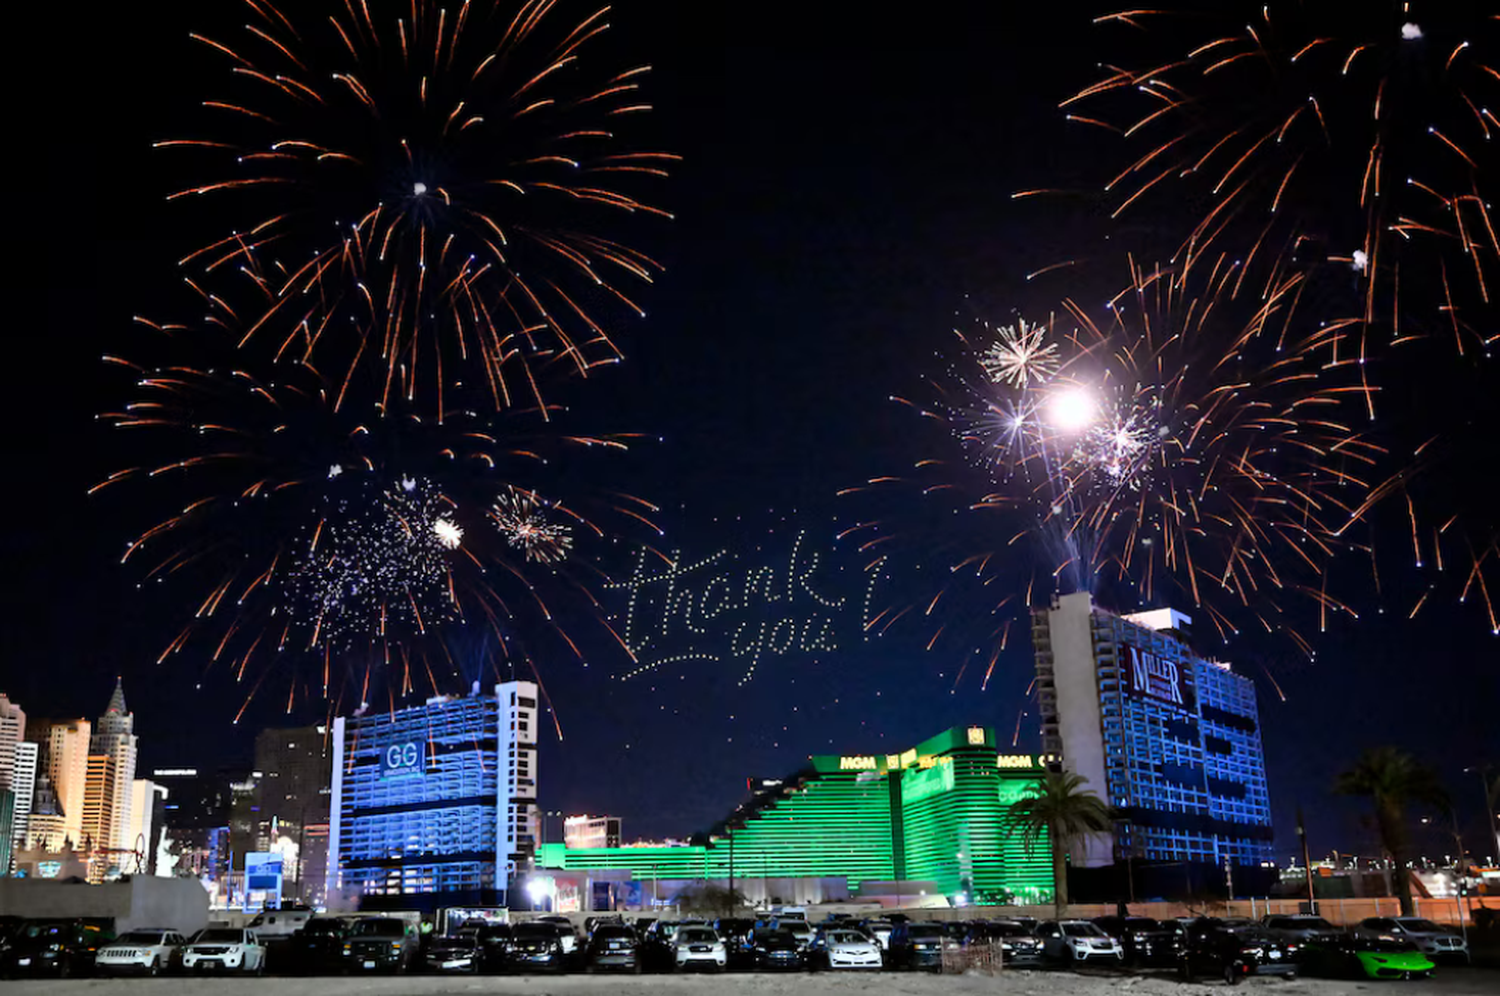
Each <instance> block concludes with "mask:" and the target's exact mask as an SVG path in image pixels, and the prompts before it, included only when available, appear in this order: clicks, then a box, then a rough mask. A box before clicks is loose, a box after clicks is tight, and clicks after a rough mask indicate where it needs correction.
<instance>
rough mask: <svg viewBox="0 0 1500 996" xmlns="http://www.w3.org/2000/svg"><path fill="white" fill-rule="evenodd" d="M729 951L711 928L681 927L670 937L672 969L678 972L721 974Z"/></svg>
mask: <svg viewBox="0 0 1500 996" xmlns="http://www.w3.org/2000/svg"><path fill="white" fill-rule="evenodd" d="M728 964H729V951H728V949H726V948H725V946H724V941H723V939H722V938H720V937H719V935H718V934H716V933H714V930H713V928H712V927H683V928H682V929H680V930H678V931H677V933H676V934H674V935H673V937H672V967H673V968H675V969H676V970H677V971H679V972H686V971H692V970H693V969H707V970H708V971H710V972H722V971H724V967H725V966H726V965H728Z"/></svg>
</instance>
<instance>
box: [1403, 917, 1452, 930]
mask: <svg viewBox="0 0 1500 996" xmlns="http://www.w3.org/2000/svg"><path fill="white" fill-rule="evenodd" d="M1396 922H1397V923H1398V924H1400V925H1401V926H1402V928H1404V929H1406V930H1409V931H1411V932H1412V933H1414V934H1441V933H1443V928H1442V927H1439V926H1438V925H1437V924H1435V923H1433V922H1432V921H1431V920H1422V919H1419V918H1417V917H1402V918H1401V919H1400V920H1397V921H1396Z"/></svg>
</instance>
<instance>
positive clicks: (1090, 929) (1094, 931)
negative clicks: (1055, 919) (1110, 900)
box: [1063, 923, 1104, 937]
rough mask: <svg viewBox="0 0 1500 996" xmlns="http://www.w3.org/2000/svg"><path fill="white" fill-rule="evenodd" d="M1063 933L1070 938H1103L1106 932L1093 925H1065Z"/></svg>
mask: <svg viewBox="0 0 1500 996" xmlns="http://www.w3.org/2000/svg"><path fill="white" fill-rule="evenodd" d="M1063 933H1064V934H1067V935H1068V936H1069V937H1103V936H1104V931H1102V930H1100V929H1099V928H1098V927H1096V926H1094V925H1093V924H1092V923H1065V924H1063Z"/></svg>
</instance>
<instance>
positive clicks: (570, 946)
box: [535, 914, 580, 958]
mask: <svg viewBox="0 0 1500 996" xmlns="http://www.w3.org/2000/svg"><path fill="white" fill-rule="evenodd" d="M535 922H537V923H550V924H552V925H554V926H555V927H557V928H558V930H557V937H558V940H560V941H562V946H563V954H565V955H567V956H568V957H570V958H571V957H572V956H573V955H574V954H576V953H577V951H578V949H579V947H580V945H579V943H578V931H577V930H575V929H574V928H573V921H572V920H569V919H568V918H567V917H565V916H562V915H561V914H557V915H550V916H539V917H537V918H536V921H535Z"/></svg>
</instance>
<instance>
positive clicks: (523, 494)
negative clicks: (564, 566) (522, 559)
mask: <svg viewBox="0 0 1500 996" xmlns="http://www.w3.org/2000/svg"><path fill="white" fill-rule="evenodd" d="M490 518H491V519H492V520H493V521H494V523H495V528H496V529H498V530H499V531H500V533H501V535H503V536H504V537H505V539H506V542H507V543H509V544H510V545H511V547H512V548H514V549H517V550H521V551H523V552H524V553H525V555H526V559H527V560H530V561H535V562H537V563H542V564H556V563H558V562H560V561H562V560H565V559H566V558H567V556H568V552H569V551H570V550H572V548H573V531H572V530H571V529H570V528H568V527H567V526H566V525H563V524H561V523H557V522H550V521H548V519H547V509H546V506H545V505H543V504H542V501H541V499H540V498H538V497H537V496H536V495H535V494H533V493H531V492H529V491H520V490H518V489H516V488H515V487H507V488H506V489H505V491H504V493H502V494H501V495H500V497H499V498H497V499H495V505H494V507H493V508H492V509H491V510H490Z"/></svg>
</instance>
